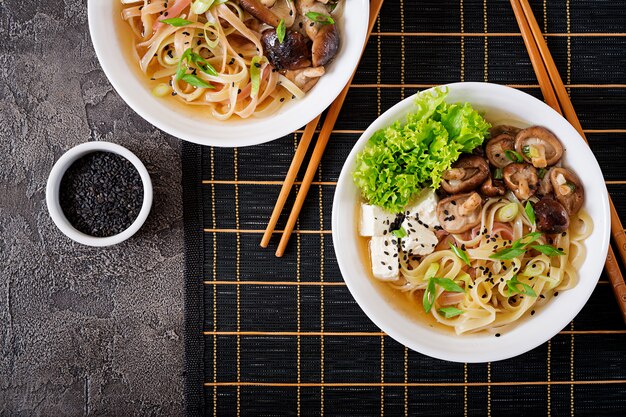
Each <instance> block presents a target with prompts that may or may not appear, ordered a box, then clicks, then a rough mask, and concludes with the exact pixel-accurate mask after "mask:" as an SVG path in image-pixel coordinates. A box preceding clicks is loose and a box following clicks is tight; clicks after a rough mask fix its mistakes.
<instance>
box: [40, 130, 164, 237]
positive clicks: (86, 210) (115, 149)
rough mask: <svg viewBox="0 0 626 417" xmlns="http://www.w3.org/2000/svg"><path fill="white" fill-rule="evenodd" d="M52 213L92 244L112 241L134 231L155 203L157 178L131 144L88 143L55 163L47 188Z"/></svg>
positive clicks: (67, 232) (61, 224) (69, 231)
mask: <svg viewBox="0 0 626 417" xmlns="http://www.w3.org/2000/svg"><path fill="white" fill-rule="evenodd" d="M46 203H47V205H48V212H49V213H50V217H52V220H53V221H54V223H55V224H56V225H57V227H58V228H59V229H60V230H61V232H63V233H64V234H65V235H66V236H67V237H69V238H70V239H72V240H74V241H75V242H78V243H82V244H83V245H88V246H98V247H102V246H111V245H116V244H118V243H121V242H123V241H125V240H126V239H128V238H130V237H131V236H133V235H134V234H135V233H136V232H137V231H138V230H139V229H140V228H141V226H142V225H143V224H144V222H145V221H146V219H147V218H148V214H149V213H150V208H151V207H152V181H151V180H150V175H149V174H148V171H147V170H146V167H145V166H144V164H143V163H142V162H141V161H140V160H139V158H137V156H135V154H133V153H132V152H131V151H129V150H128V149H126V148H124V147H123V146H120V145H117V144H114V143H110V142H101V141H97V142H87V143H83V144H81V145H78V146H76V147H74V148H72V149H70V150H69V151H67V152H66V153H65V154H63V156H61V158H59V160H58V161H57V162H56V163H55V164H54V167H53V168H52V171H51V172H50V176H49V177H48V184H47V187H46Z"/></svg>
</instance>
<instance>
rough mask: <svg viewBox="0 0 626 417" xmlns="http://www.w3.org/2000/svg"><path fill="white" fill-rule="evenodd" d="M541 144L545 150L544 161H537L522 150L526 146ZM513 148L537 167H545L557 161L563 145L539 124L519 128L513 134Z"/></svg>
mask: <svg viewBox="0 0 626 417" xmlns="http://www.w3.org/2000/svg"><path fill="white" fill-rule="evenodd" d="M538 145H539V146H543V149H544V151H545V163H540V162H538V159H537V158H531V157H530V156H529V155H527V152H524V149H525V147H526V146H538ZM515 150H516V151H517V153H519V154H520V155H522V158H524V160H525V161H526V162H528V163H529V164H533V166H535V167H537V168H545V167H546V166H551V165H554V164H556V163H557V162H559V159H561V157H562V156H563V145H561V142H560V141H559V139H558V138H557V137H556V136H554V134H553V133H552V132H550V131H549V130H548V129H546V128H544V127H541V126H532V127H529V128H527V129H524V130H520V131H519V132H518V134H517V135H516V136H515Z"/></svg>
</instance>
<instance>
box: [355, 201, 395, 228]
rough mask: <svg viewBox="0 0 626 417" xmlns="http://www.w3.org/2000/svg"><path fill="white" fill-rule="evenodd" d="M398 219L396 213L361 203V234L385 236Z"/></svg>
mask: <svg viewBox="0 0 626 417" xmlns="http://www.w3.org/2000/svg"><path fill="white" fill-rule="evenodd" d="M395 219H396V215H395V214H393V213H389V212H388V211H385V210H383V209H382V208H380V207H377V206H372V205H369V204H361V221H360V224H359V233H360V234H361V236H383V235H385V234H386V233H385V232H388V231H389V227H390V226H391V224H392V223H393V221H394V220H395Z"/></svg>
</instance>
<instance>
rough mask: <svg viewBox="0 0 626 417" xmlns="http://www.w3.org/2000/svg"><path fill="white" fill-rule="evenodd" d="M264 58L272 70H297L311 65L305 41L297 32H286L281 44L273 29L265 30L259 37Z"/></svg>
mask: <svg viewBox="0 0 626 417" xmlns="http://www.w3.org/2000/svg"><path fill="white" fill-rule="evenodd" d="M261 43H262V44H263V49H264V51H265V56H266V57H267V59H268V60H269V61H270V63H271V64H272V65H273V66H274V68H276V69H278V70H281V69H288V70H297V69H300V68H305V67H308V66H310V65H311V61H310V56H311V55H310V51H309V47H308V46H307V39H306V38H305V37H304V36H302V35H301V34H300V33H298V32H294V31H293V30H287V32H286V33H285V38H284V39H283V42H282V43H281V42H280V41H279V40H278V36H277V35H276V30H275V29H267V30H266V31H264V32H263V35H262V36H261Z"/></svg>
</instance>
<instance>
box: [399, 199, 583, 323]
mask: <svg viewBox="0 0 626 417" xmlns="http://www.w3.org/2000/svg"><path fill="white" fill-rule="evenodd" d="M536 200H537V199H534V201H536ZM510 203H515V204H518V205H519V210H518V214H517V215H516V216H515V218H514V219H513V220H512V221H511V222H510V223H502V222H498V221H496V213H497V211H498V210H499V209H502V208H503V207H505V206H507V205H508V204H510ZM523 213H524V207H523V206H522V204H521V203H520V202H519V201H518V200H517V199H516V198H515V197H514V196H512V195H508V196H507V198H490V199H488V201H487V202H486V203H485V204H484V206H483V209H482V214H481V221H480V226H479V227H477V228H476V229H474V232H473V233H472V234H471V235H470V236H467V235H465V234H462V235H451V236H453V237H454V238H455V239H456V240H457V242H459V243H460V244H461V245H462V246H461V247H462V248H464V249H465V250H466V252H467V254H468V255H469V258H470V259H471V260H472V263H471V268H470V267H468V266H467V265H466V264H465V263H464V262H463V260H462V259H460V258H459V257H458V256H457V255H456V254H455V253H454V252H453V251H452V250H450V249H441V250H436V251H435V252H433V253H431V254H430V255H427V256H426V257H424V258H422V259H421V261H420V262H414V260H413V259H411V257H406V256H405V257H403V258H401V260H400V265H401V271H402V275H401V276H402V277H401V279H400V281H398V282H394V283H392V284H390V285H393V286H394V287H395V288H397V289H398V290H400V291H402V292H404V293H405V294H406V296H407V297H409V298H410V299H411V300H413V302H416V303H417V302H420V303H421V300H422V297H423V292H424V290H426V289H427V288H426V287H427V285H428V281H429V278H432V276H434V274H436V276H437V277H442V278H449V279H451V280H454V281H457V282H459V281H460V282H464V283H465V286H466V288H465V290H466V291H465V292H463V293H447V294H444V289H443V288H441V287H437V290H436V294H435V298H438V297H442V296H443V297H451V298H454V297H456V298H457V299H456V300H454V299H451V300H449V301H452V302H458V303H459V304H458V305H457V307H458V308H459V309H461V310H463V311H464V314H461V315H457V316H455V317H452V318H446V317H445V316H444V315H443V314H441V313H440V312H439V311H438V310H437V309H435V308H433V309H431V310H430V314H432V316H433V317H434V318H435V319H436V320H437V321H438V322H439V323H441V324H442V325H444V326H448V327H451V328H453V329H454V330H455V331H456V333H457V334H462V333H469V332H477V331H481V330H486V331H489V332H492V333H496V332H497V331H502V330H503V329H504V328H506V326H507V325H510V324H513V323H514V322H516V321H517V320H518V319H519V318H520V317H522V316H523V315H524V314H525V313H527V312H529V311H530V314H534V312H535V311H534V310H535V309H536V308H537V307H540V306H541V305H543V304H545V303H546V302H547V301H548V300H549V299H550V298H552V297H553V296H556V295H558V292H559V291H563V290H567V289H570V288H572V287H574V286H575V285H576V282H577V280H578V273H577V271H578V269H579V268H580V266H581V265H582V263H583V261H584V259H585V255H586V250H585V246H584V243H583V242H584V240H585V239H586V238H587V237H589V235H590V234H591V232H592V230H593V222H592V220H591V218H590V217H589V215H588V214H587V213H586V212H585V211H584V210H580V211H579V212H578V213H577V214H576V215H574V216H572V218H571V219H570V225H569V228H568V230H567V231H565V232H562V233H560V234H558V235H551V236H550V237H549V239H550V241H546V239H548V238H547V237H546V236H545V235H543V236H541V237H539V238H538V239H536V240H534V242H533V244H537V245H541V244H551V245H553V246H554V247H556V248H558V249H560V250H562V251H563V252H564V255H561V256H548V255H546V254H543V253H540V252H537V251H533V250H527V251H525V252H523V253H522V254H521V255H519V256H515V257H513V258H511V259H507V260H496V259H491V258H490V256H492V255H493V254H495V253H496V252H497V251H498V250H501V249H502V248H503V247H505V246H510V245H511V243H513V242H514V241H516V240H518V239H521V240H522V241H523V242H527V243H529V242H531V240H532V233H534V232H536V231H537V228H536V225H533V224H530V222H529V221H528V218H527V217H526V216H524V215H523ZM525 237H526V238H525ZM524 239H525V240H524ZM433 265H437V266H438V267H437V268H433ZM429 275H430V276H429ZM512 279H516V280H517V281H513V283H511V282H512V281H511V280H512ZM530 289H532V291H530ZM531 293H534V294H532V295H531ZM416 308H418V307H417V306H416ZM420 308H421V307H420Z"/></svg>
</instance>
